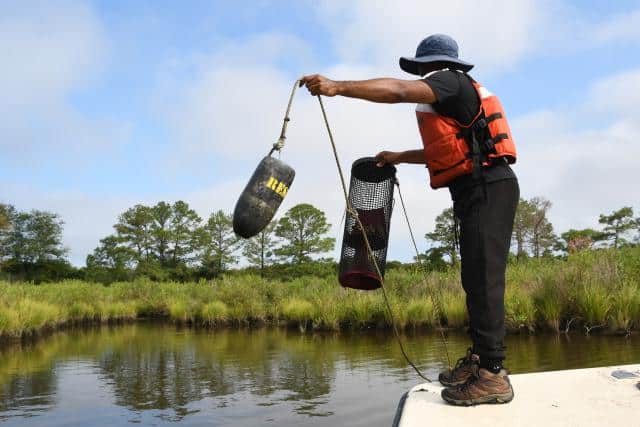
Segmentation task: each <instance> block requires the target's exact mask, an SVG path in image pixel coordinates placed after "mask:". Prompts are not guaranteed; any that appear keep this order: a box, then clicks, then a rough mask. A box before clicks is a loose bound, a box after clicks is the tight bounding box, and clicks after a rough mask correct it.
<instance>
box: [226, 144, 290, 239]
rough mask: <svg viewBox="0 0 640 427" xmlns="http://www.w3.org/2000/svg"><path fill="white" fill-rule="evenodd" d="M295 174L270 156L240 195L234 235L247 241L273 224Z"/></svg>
mask: <svg viewBox="0 0 640 427" xmlns="http://www.w3.org/2000/svg"><path fill="white" fill-rule="evenodd" d="M295 174H296V172H295V171H294V170H293V168H291V167H290V166H289V165H287V164H286V163H284V162H283V161H281V160H278V159H275V158H273V157H270V156H267V157H265V158H264V159H262V161H261V162H260V164H259V165H258V167H257V168H256V170H255V172H253V175H252V176H251V179H250V180H249V183H248V184H247V186H246V187H245V188H244V190H243V191H242V194H240V198H239V199H238V202H237V203H236V207H235V210H234V211H233V231H234V232H235V233H236V234H237V235H238V236H241V237H244V238H245V239H248V238H250V237H253V236H255V235H256V234H258V233H260V232H261V231H262V230H264V228H265V227H266V226H267V225H268V224H269V222H271V220H272V219H273V216H274V215H275V214H276V211H277V210H278V208H279V207H280V204H281V203H282V200H283V199H284V197H285V196H286V195H287V192H288V191H289V188H290V187H291V184H292V183H293V178H294V176H295Z"/></svg>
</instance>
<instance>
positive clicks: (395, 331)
mask: <svg viewBox="0 0 640 427" xmlns="http://www.w3.org/2000/svg"><path fill="white" fill-rule="evenodd" d="M318 102H319V103H320V110H322V118H323V119H324V124H325V126H326V128H327V133H328V134H329V141H330V142H331V149H332V150H333V157H334V158H335V160H336V166H337V168H338V174H339V175H340V184H341V185H342V192H343V194H344V201H345V203H346V206H347V209H346V211H347V213H348V214H349V215H351V216H352V217H353V219H355V221H356V222H357V224H358V227H359V228H360V230H361V231H362V236H363V237H364V243H365V246H366V248H367V253H368V255H369V258H370V259H371V261H372V263H373V265H374V266H375V268H376V273H377V274H378V277H380V284H381V286H380V289H382V296H383V297H384V302H385V305H386V308H387V312H388V313H389V320H390V321H391V328H392V330H393V334H394V335H395V337H396V340H397V341H398V345H399V346H400V352H401V353H402V356H404V358H405V360H406V361H407V363H408V364H409V365H411V367H412V368H413V369H414V370H415V371H416V373H417V374H418V376H419V377H420V378H422V379H424V380H425V381H427V382H432V380H431V379H429V378H427V377H426V376H425V375H423V374H422V372H420V369H418V367H417V366H416V365H415V364H414V363H413V361H411V359H410V358H409V356H408V355H407V352H406V351H405V349H404V345H403V344H402V339H401V338H400V333H399V332H398V328H397V326H396V321H395V317H394V315H393V310H391V304H390V303H389V298H388V296H387V291H386V285H385V283H384V279H383V277H382V273H381V271H380V267H379V266H378V262H377V261H376V259H375V257H374V254H373V249H372V248H371V245H370V243H369V238H368V236H367V233H365V232H364V230H365V228H364V225H363V224H362V222H361V221H360V217H359V216H358V211H356V210H355V209H354V208H353V206H352V205H351V202H350V201H349V196H348V195H347V185H346V183H345V180H344V173H343V172H342V165H341V164H340V159H339V158H338V150H337V148H336V144H335V141H334V139H333V132H331V127H330V126H329V119H328V118H327V112H326V111H325V109H324V104H323V102H322V97H321V96H320V95H318ZM403 206H404V202H403ZM405 215H406V211H405ZM412 234H413V232H412ZM414 244H415V240H414ZM416 248H417V246H416ZM447 357H448V356H447Z"/></svg>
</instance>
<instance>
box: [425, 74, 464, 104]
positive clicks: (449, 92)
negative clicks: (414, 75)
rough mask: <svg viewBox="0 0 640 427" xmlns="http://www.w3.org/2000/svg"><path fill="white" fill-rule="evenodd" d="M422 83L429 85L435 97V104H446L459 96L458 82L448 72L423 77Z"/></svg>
mask: <svg viewBox="0 0 640 427" xmlns="http://www.w3.org/2000/svg"><path fill="white" fill-rule="evenodd" d="M422 81H423V82H425V83H426V84H428V85H429V87H430V88H431V90H432V91H433V93H434V94H435V96H436V102H438V103H440V104H443V103H447V102H449V101H451V100H453V99H455V98H456V97H458V96H459V93H460V81H459V80H458V79H457V77H456V76H455V75H454V74H453V73H452V72H450V71H439V72H437V73H435V74H432V75H430V76H429V77H425V78H424V79H422Z"/></svg>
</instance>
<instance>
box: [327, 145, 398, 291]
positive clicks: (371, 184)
mask: <svg viewBox="0 0 640 427" xmlns="http://www.w3.org/2000/svg"><path fill="white" fill-rule="evenodd" d="M376 163H377V160H376V159H375V158H373V157H365V158H362V159H358V160H356V161H355V162H354V163H353V165H352V167H351V182H350V183H349V203H350V205H351V207H352V208H353V209H354V210H355V211H356V212H357V213H358V217H359V218H360V222H361V223H362V226H363V228H364V230H361V229H360V226H359V225H358V222H357V221H356V219H355V218H354V217H353V216H352V215H349V214H348V213H347V215H346V218H345V223H344V234H343V238H342V251H341V256H340V273H339V277H338V280H339V281H340V284H341V285H342V286H343V287H345V288H354V289H363V290H372V289H377V288H379V287H380V286H381V284H382V277H380V275H379V274H378V271H377V270H376V265H375V264H374V260H375V262H376V263H377V265H378V268H379V270H380V273H381V274H382V276H383V277H384V270H385V265H386V260H387V246H388V243H389V228H390V224H391V212H392V210H393V186H394V184H395V182H396V178H395V177H396V168H395V167H394V166H392V165H385V166H383V167H378V166H377V165H376ZM364 235H366V237H367V239H368V240H369V245H370V246H371V249H372V252H373V258H371V257H370V256H369V253H368V251H367V246H366V242H365V239H364Z"/></svg>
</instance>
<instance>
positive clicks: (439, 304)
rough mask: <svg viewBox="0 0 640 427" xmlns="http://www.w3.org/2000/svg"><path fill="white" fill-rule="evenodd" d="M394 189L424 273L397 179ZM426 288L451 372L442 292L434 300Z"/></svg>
mask: <svg viewBox="0 0 640 427" xmlns="http://www.w3.org/2000/svg"><path fill="white" fill-rule="evenodd" d="M396 187H397V188H398V195H399V196H400V204H401V205H402V212H403V213H404V219H405V221H406V223H407V227H408V228H409V235H410V236H411V242H412V243H413V248H414V249H415V250H416V261H417V262H418V264H419V265H421V266H422V267H423V268H424V270H425V273H426V272H427V268H426V265H425V264H424V262H423V261H422V260H421V258H420V251H419V250H418V245H417V244H416V239H415V237H414V235H413V229H412V228H411V221H409V215H408V214H407V207H406V206H405V204H404V199H403V197H402V191H401V190H400V182H399V181H398V180H397V179H396ZM426 288H427V289H428V290H429V294H430V296H431V299H432V300H433V303H434V305H435V307H436V311H437V312H438V313H437V318H438V330H439V331H440V340H441V341H442V346H443V347H444V351H445V353H446V355H447V364H448V365H449V371H451V370H452V368H453V366H452V364H451V357H450V356H449V347H448V345H447V339H446V338H445V336H444V328H443V327H442V317H443V313H444V307H443V306H442V292H440V293H439V294H438V298H436V297H435V295H434V293H433V290H432V289H431V288H430V287H429V286H427V287H426Z"/></svg>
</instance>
